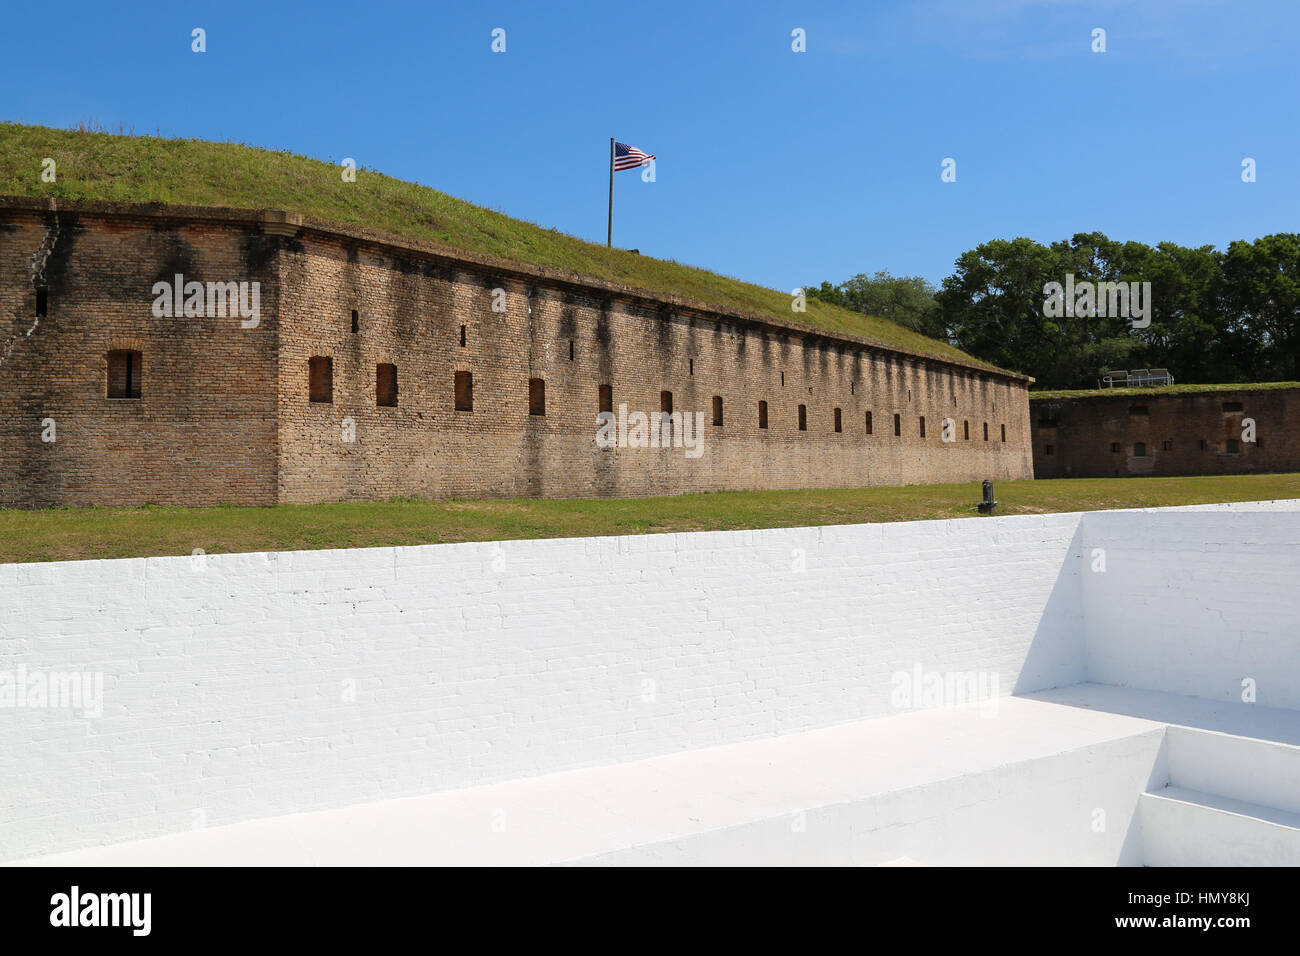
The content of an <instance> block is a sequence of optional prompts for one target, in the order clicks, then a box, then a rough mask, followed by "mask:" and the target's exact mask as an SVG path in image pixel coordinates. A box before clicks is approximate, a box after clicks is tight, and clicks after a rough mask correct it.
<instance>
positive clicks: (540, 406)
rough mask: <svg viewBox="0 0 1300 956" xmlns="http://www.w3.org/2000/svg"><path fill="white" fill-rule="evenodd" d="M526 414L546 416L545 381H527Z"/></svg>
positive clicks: (531, 379)
mask: <svg viewBox="0 0 1300 956" xmlns="http://www.w3.org/2000/svg"><path fill="white" fill-rule="evenodd" d="M528 414H529V415H545V414H546V381H545V380H544V379H540V378H530V379H529V380H528Z"/></svg>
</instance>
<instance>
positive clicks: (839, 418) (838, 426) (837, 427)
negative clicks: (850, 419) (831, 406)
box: [835, 408, 844, 432]
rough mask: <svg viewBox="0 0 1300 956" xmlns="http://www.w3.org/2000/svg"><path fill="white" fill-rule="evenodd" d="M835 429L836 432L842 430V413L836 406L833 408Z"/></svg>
mask: <svg viewBox="0 0 1300 956" xmlns="http://www.w3.org/2000/svg"><path fill="white" fill-rule="evenodd" d="M835 430H836V431H837V432H842V431H844V419H843V415H842V413H841V412H840V410H839V409H838V408H837V409H835Z"/></svg>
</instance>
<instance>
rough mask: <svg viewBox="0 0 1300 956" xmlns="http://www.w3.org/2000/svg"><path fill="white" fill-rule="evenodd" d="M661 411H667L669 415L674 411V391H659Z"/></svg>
mask: <svg viewBox="0 0 1300 956" xmlns="http://www.w3.org/2000/svg"><path fill="white" fill-rule="evenodd" d="M659 411H661V412H667V413H668V414H669V415H671V414H672V413H673V393H672V392H660V393H659Z"/></svg>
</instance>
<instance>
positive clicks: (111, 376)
mask: <svg viewBox="0 0 1300 956" xmlns="http://www.w3.org/2000/svg"><path fill="white" fill-rule="evenodd" d="M140 367H141V363H140V353H139V352H134V351H131V350H130V349H114V350H113V351H111V352H109V353H108V397H109V398H139V397H140Z"/></svg>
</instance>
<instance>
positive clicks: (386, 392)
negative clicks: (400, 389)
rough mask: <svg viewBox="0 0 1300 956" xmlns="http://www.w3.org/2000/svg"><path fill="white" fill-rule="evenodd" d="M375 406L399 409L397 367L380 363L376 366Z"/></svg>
mask: <svg viewBox="0 0 1300 956" xmlns="http://www.w3.org/2000/svg"><path fill="white" fill-rule="evenodd" d="M375 404H376V405H379V406H382V407H383V408H396V407H397V366H396V365H393V364H391V363H389V362H380V363H379V364H378V365H376V366H375Z"/></svg>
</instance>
